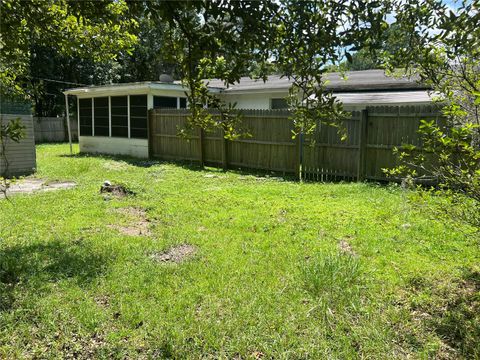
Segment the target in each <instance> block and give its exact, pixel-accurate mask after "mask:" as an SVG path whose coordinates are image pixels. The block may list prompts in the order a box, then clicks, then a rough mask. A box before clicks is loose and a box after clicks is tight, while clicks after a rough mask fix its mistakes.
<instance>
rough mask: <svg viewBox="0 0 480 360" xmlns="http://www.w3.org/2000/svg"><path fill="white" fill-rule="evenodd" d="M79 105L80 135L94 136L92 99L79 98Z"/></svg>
mask: <svg viewBox="0 0 480 360" xmlns="http://www.w3.org/2000/svg"><path fill="white" fill-rule="evenodd" d="M78 105H79V109H78V114H79V117H80V136H92V99H79V100H78Z"/></svg>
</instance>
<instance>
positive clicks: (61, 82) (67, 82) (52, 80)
mask: <svg viewBox="0 0 480 360" xmlns="http://www.w3.org/2000/svg"><path fill="white" fill-rule="evenodd" d="M27 77H29V78H32V79H38V80H43V81H49V82H55V83H59V84H69V85H80V86H89V85H87V84H80V83H74V82H70V81H61V80H55V79H46V78H41V77H37V76H31V75H27Z"/></svg>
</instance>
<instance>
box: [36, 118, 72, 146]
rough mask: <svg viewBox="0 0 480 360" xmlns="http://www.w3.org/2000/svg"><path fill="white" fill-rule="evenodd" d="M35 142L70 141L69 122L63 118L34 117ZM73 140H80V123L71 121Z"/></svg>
mask: <svg viewBox="0 0 480 360" xmlns="http://www.w3.org/2000/svg"><path fill="white" fill-rule="evenodd" d="M33 124H34V128H35V142H36V143H42V142H63V141H68V131H67V122H66V119H65V118H63V117H34V118H33ZM70 129H71V131H72V140H73V141H76V140H78V123H77V120H76V119H70Z"/></svg>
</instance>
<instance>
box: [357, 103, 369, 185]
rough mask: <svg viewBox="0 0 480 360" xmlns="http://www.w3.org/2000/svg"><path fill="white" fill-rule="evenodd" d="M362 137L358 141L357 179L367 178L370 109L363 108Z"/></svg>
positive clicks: (361, 120)
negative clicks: (366, 164) (366, 163)
mask: <svg viewBox="0 0 480 360" xmlns="http://www.w3.org/2000/svg"><path fill="white" fill-rule="evenodd" d="M359 133H360V137H359V141H358V163H357V181H363V180H365V160H366V150H367V135H368V110H367V109H364V110H362V115H361V117H360V131H359Z"/></svg>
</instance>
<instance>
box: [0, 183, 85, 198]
mask: <svg viewBox="0 0 480 360" xmlns="http://www.w3.org/2000/svg"><path fill="white" fill-rule="evenodd" d="M0 186H2V185H0ZM75 186H77V184H76V183H74V182H73V181H50V182H48V181H46V180H43V179H22V180H18V181H15V182H14V183H12V184H10V187H9V188H8V190H7V196H10V195H15V194H31V193H34V192H37V191H55V190H61V189H71V188H73V187H75ZM3 196H4V195H3V192H0V198H3Z"/></svg>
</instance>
